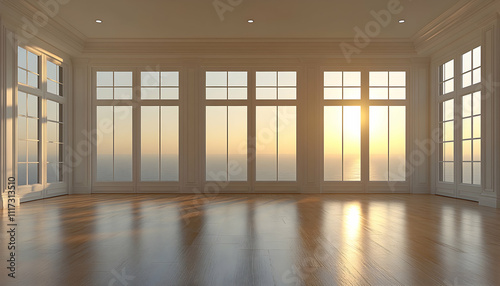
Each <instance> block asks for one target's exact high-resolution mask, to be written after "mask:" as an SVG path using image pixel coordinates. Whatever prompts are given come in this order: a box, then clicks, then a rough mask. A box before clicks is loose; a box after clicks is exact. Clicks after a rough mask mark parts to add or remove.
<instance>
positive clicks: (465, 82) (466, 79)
mask: <svg viewBox="0 0 500 286" xmlns="http://www.w3.org/2000/svg"><path fill="white" fill-rule="evenodd" d="M471 84H472V72H468V73H465V74H464V75H462V87H468V86H470V85H471Z"/></svg>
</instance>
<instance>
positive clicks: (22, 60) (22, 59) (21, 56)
mask: <svg viewBox="0 0 500 286" xmlns="http://www.w3.org/2000/svg"><path fill="white" fill-rule="evenodd" d="M17 66H18V67H21V68H23V69H26V68H27V66H26V50H25V49H23V48H21V47H17Z"/></svg>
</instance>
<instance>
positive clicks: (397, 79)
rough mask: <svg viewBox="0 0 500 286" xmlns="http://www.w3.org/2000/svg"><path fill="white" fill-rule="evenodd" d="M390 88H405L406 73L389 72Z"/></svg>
mask: <svg viewBox="0 0 500 286" xmlns="http://www.w3.org/2000/svg"><path fill="white" fill-rule="evenodd" d="M389 85H390V86H406V72H404V71H403V72H389Z"/></svg>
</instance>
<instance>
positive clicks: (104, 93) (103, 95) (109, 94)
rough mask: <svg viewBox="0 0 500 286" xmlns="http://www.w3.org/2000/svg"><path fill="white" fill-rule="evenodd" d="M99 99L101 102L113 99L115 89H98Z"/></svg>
mask: <svg viewBox="0 0 500 286" xmlns="http://www.w3.org/2000/svg"><path fill="white" fill-rule="evenodd" d="M97 99H100V100H106V99H113V88H112V87H104V88H103V87H99V88H97Z"/></svg>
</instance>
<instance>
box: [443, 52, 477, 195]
mask: <svg viewBox="0 0 500 286" xmlns="http://www.w3.org/2000/svg"><path fill="white" fill-rule="evenodd" d="M455 64H458V69H457V68H456V67H455ZM455 79H458V80H455ZM439 82H440V88H439V97H438V104H439V128H440V135H441V137H440V141H439V150H440V153H439V164H440V167H439V176H438V177H439V181H440V182H444V183H462V184H466V185H481V98H482V96H481V84H480V83H481V47H476V48H474V49H472V50H469V51H467V52H465V53H463V54H462V55H461V56H460V57H457V58H456V59H452V60H449V61H447V62H446V63H444V64H442V65H441V66H440V68H439ZM455 142H457V143H458V144H455Z"/></svg>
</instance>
